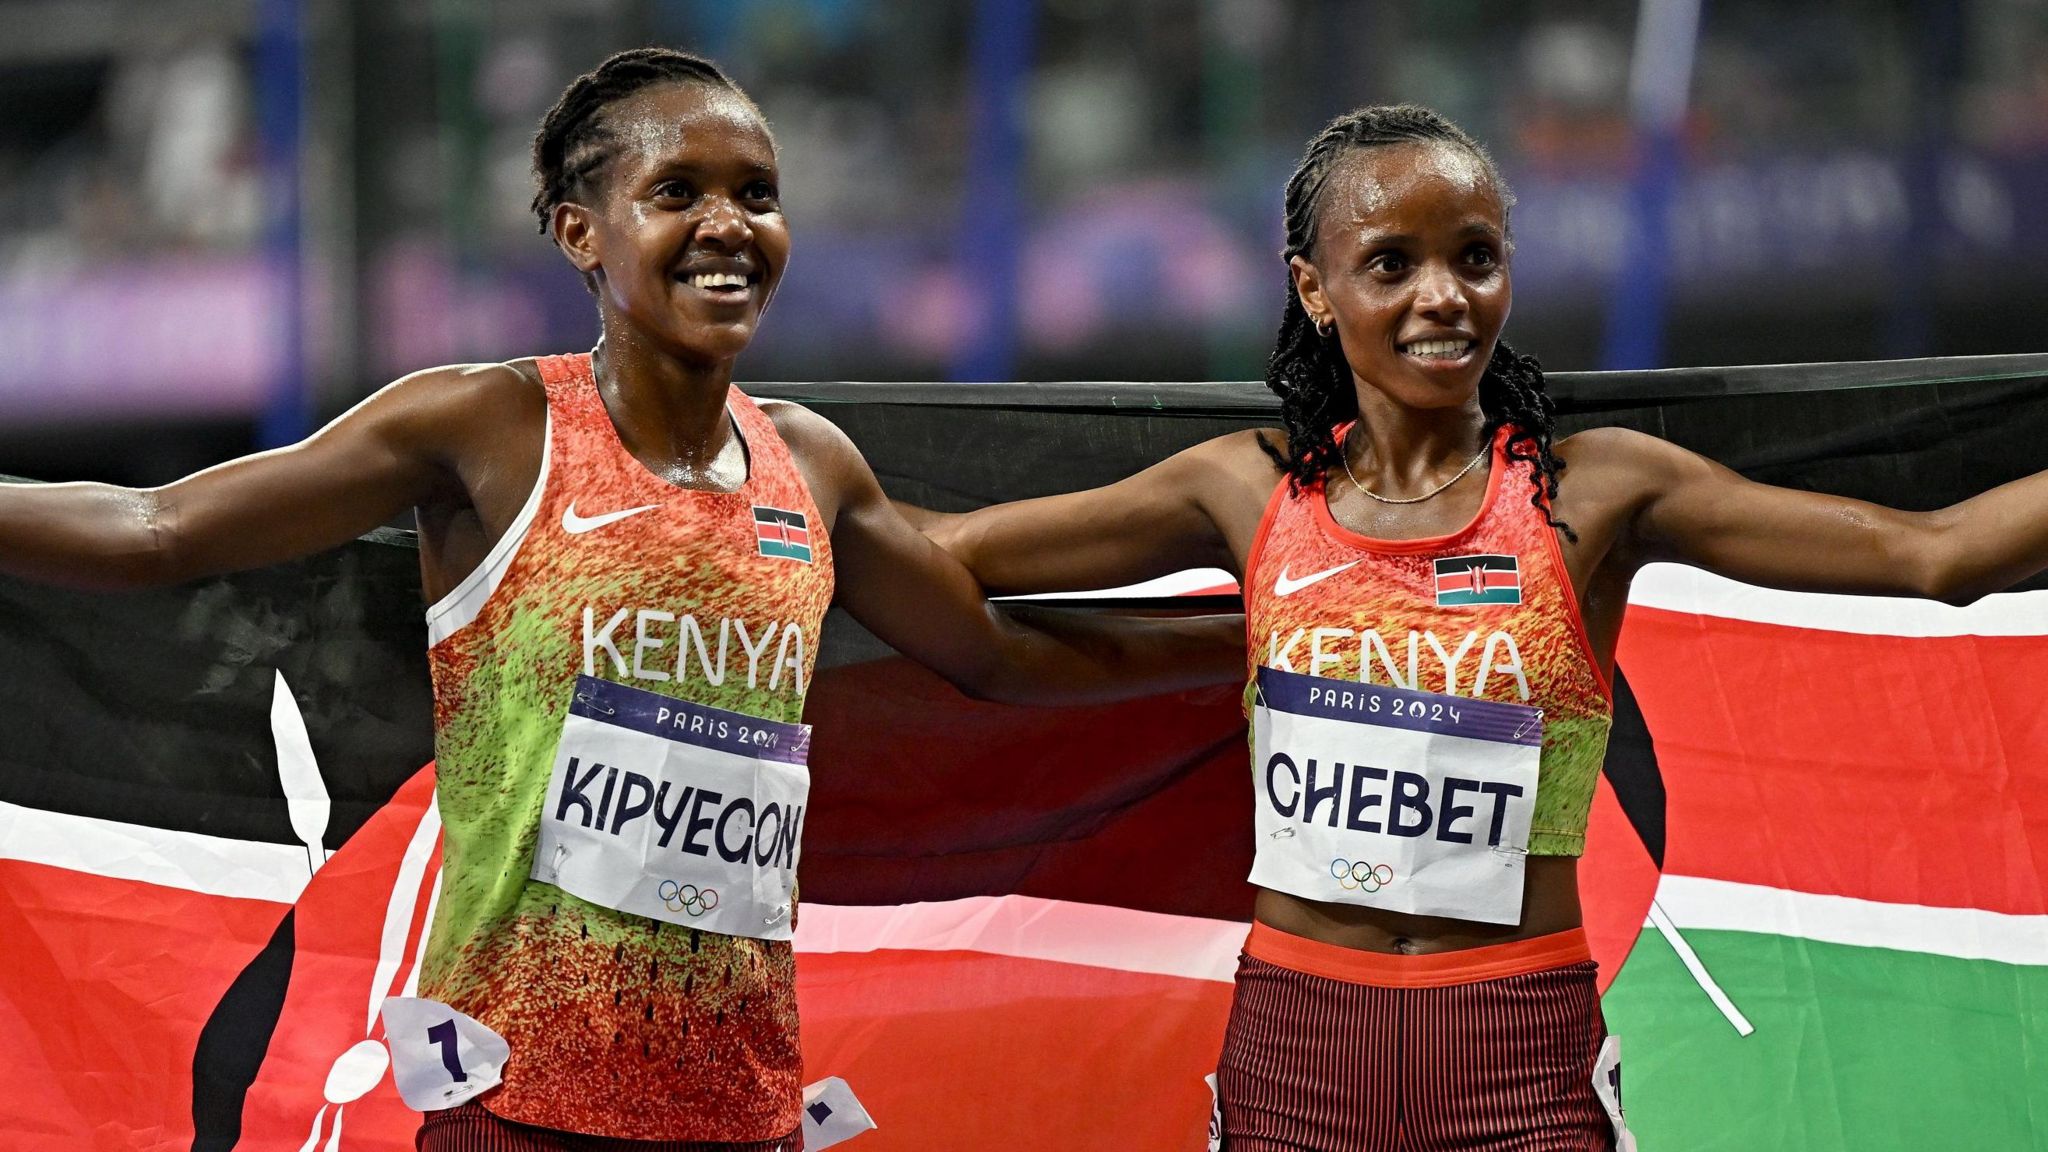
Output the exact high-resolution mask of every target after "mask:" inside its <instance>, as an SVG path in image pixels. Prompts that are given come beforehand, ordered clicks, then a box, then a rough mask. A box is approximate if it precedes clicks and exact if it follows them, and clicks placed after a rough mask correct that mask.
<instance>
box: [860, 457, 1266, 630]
mask: <svg viewBox="0 0 2048 1152" xmlns="http://www.w3.org/2000/svg"><path fill="white" fill-rule="evenodd" d="M1257 436H1258V433H1254V432H1239V433H1234V434H1232V435H1229V436H1223V437H1219V438H1217V439H1215V440H1210V441H1207V442H1205V443H1202V444H1197V445H1195V446H1194V447H1192V448H1189V449H1187V450H1185V451H1182V452H1178V453H1176V454H1174V455H1172V456H1169V457H1167V458H1166V459H1165V460H1162V461H1160V462H1159V463H1157V464H1154V465H1153V466H1152V467H1150V468H1147V469H1145V470H1144V471H1142V472H1139V473H1138V474H1136V475H1134V476H1130V477H1128V478H1126V479H1123V480H1119V481H1117V482H1116V483H1114V484H1109V485H1106V486H1104V487H1101V488H1095V489H1091V490H1089V491H1085V492H1068V493H1064V494H1062V495H1059V496H1046V497H1041V498H1039V499H1036V500H1019V501H1016V502H1014V503H1009V504H992V505H990V506H989V507H986V508H982V509H979V510H977V511H974V512H967V513H939V512H930V511H927V510H925V509H922V508H915V507H913V506H911V505H899V506H898V507H899V510H901V511H903V512H905V513H906V515H907V516H909V517H910V518H911V520H912V522H913V523H915V524H916V526H917V527H918V529H919V530H920V531H922V532H924V533H925V534H926V535H928V536H930V537H931V538H932V539H933V540H935V541H937V542H938V543H939V544H940V545H941V546H942V547H944V548H945V549H946V551H948V552H950V553H952V554H953V555H954V556H956V557H958V558H959V559H960V561H961V563H963V564H965V565H967V567H968V569H969V570H970V571H972V572H973V573H974V575H975V578H976V579H978V580H979V581H980V582H981V583H982V585H983V586H984V587H986V588H987V589H988V590H989V591H990V592H992V593H995V594H998V595H1004V594H1023V593H1033V592H1069V591H1077V590H1085V589H1091V588H1114V587H1118V586H1121V585H1125V584H1134V583H1137V582H1139V581H1141V580H1149V579H1151V578H1153V577H1155V576H1164V575H1167V574H1169V573H1173V572H1180V571H1185V570H1186V569H1189V568H1222V569H1225V570H1227V571H1232V572H1235V571H1237V567H1238V559H1239V557H1238V555H1237V553H1236V551H1235V549H1234V548H1233V542H1236V543H1237V544H1238V546H1240V547H1241V546H1243V545H1244V544H1247V543H1249V541H1250V538H1251V535H1252V532H1253V531H1254V529H1256V527H1257V525H1258V517H1259V514H1260V512H1261V510H1262V509H1263V507H1264V504H1265V498H1266V496H1267V495H1269V494H1270V493H1271V492H1272V490H1273V485H1274V484H1275V483H1276V481H1277V477H1278V473H1277V472H1275V471H1274V470H1273V466H1272V465H1271V463H1270V462H1269V461H1268V460H1267V459H1266V457H1265V454H1264V452H1263V451H1261V450H1260V448H1259V446H1258V440H1257Z"/></svg>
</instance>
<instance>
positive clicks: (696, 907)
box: [655, 880, 718, 916]
mask: <svg viewBox="0 0 2048 1152" xmlns="http://www.w3.org/2000/svg"><path fill="white" fill-rule="evenodd" d="M655 892H656V894H657V895H659V896H660V897H661V903H662V906H663V907H664V908H667V909H668V910H669V911H671V912H688V913H689V914H690V915H692V916H702V915H703V914H704V913H706V912H709V911H711V910H712V909H713V908H716V907H718V889H716V888H699V887H697V886H696V885H695V884H677V883H676V882H675V881H673V880H663V881H662V882H661V887H660V888H657V889H656V890H655Z"/></svg>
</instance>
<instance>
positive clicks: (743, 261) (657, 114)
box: [551, 82, 789, 362]
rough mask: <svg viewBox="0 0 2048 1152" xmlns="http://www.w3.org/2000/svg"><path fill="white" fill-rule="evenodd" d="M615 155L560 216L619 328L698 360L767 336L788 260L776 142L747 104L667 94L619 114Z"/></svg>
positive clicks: (613, 131) (565, 245) (610, 130)
mask: <svg viewBox="0 0 2048 1152" xmlns="http://www.w3.org/2000/svg"><path fill="white" fill-rule="evenodd" d="M602 116H603V117H604V125H603V127H604V132H605V135H606V137H607V138H608V141H609V144H610V147H609V153H610V154H609V157H608V158H607V159H606V161H605V162H604V164H603V165H602V166H601V167H600V168H599V169H598V170H597V171H596V172H595V173H593V174H592V175H591V176H590V178H589V179H588V180H587V181H586V184H587V187H585V188H584V189H582V194H581V195H579V196H577V197H576V198H575V199H574V200H573V201H571V202H568V203H564V204H562V205H560V206H558V207H557V208H556V209H555V212H554V215H553V218H552V221H551V225H552V228H553V231H554V236H555V242H556V244H557V245H559V246H560V247H561V249H562V251H563V252H564V253H565V254H566V255H567V256H568V257H569V260H570V262H571V263H573V264H575V265H576V267H577V268H578V269H579V270H580V271H582V272H584V273H585V274H586V275H588V276H590V277H591V278H592V280H593V282H594V284H595V287H596V290H597V294H598V300H599V307H600V308H601V309H602V311H603V312H604V318H605V331H606V332H607V333H608V334H611V333H616V332H618V331H619V329H618V328H617V325H618V324H619V323H620V322H623V323H625V324H626V325H629V326H630V328H631V329H632V331H633V332H634V333H636V334H637V335H638V336H640V337H643V338H646V339H648V340H651V341H653V342H654V343H657V344H659V345H661V346H662V347H663V348H665V349H666V350H668V351H669V352H670V353H671V354H674V355H676V356H678V357H680V358H683V359H686V360H692V361H712V362H716V361H729V360H731V359H732V358H734V357H736V356H738V355H739V353H740V352H741V350H743V349H744V348H746V346H747V344H748V343H749V342H751V341H752V340H753V338H754V329H755V327H756V326H757V325H758V324H759V323H760V319H761V313H762V310H763V309H765V308H766V307H767V306H768V300H769V298H770V297H771V296H773V295H774V293H775V285H776V283H777V282H778V281H779V280H780V279H781V276H782V270H783V267H784V265H785V264H786V263H787V262H788V259H789V229H788V226H787V225H786V224H785V222H784V221H783V218H782V207H781V200H780V190H779V176H778V173H777V170H776V165H775V141H774V139H773V138H772V137H770V136H769V134H768V128H767V125H765V124H763V123H762V121H761V116H760V113H758V112H757V111H755V109H754V106H753V105H752V104H751V103H749V102H748V101H747V99H746V98H745V97H744V96H741V95H740V94H739V93H737V92H734V91H732V90H730V89H727V88H722V87H718V86H716V85H712V84H704V83H696V82H679V83H672V84H660V85H657V86H655V87H651V88H647V89H643V90H642V91H639V92H636V93H634V94H633V95H631V96H628V97H626V98H624V99H622V100H619V101H618V102H617V103H615V104H613V105H611V106H610V107H608V108H606V109H605V110H604V111H603V113H602Z"/></svg>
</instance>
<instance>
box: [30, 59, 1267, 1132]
mask: <svg viewBox="0 0 2048 1152" xmlns="http://www.w3.org/2000/svg"><path fill="white" fill-rule="evenodd" d="M534 171H535V176H536V179H537V182H538V184H539V190H538V192H537V194H536V195H535V197H534V209H535V211H536V212H537V213H538V215H539V218H540V221H541V225H542V227H543V229H544V230H545V232H546V233H547V235H548V236H549V237H551V238H552V240H553V241H554V243H555V244H556V245H557V246H558V247H559V248H560V249H561V251H562V253H563V254H564V255H565V256H566V257H567V258H568V259H569V262H570V263H571V264H573V265H574V266H575V267H576V268H577V270H578V271H579V272H581V273H582V274H583V275H584V276H585V278H586V279H587V281H588V282H589V284H590V287H591V290H592V292H593V293H594V294H595V295H596V297H597V304H598V315H599V320H600V323H601V330H602V336H601V339H600V340H599V343H598V345H597V348H596V351H595V352H594V353H591V354H586V355H572V356H546V357H540V358H538V359H527V360H514V361H510V362H508V363H503V364H481V365H467V366H460V367H448V368H436V369H432V370H429V371H424V372H420V373H417V374H414V375H412V376H408V377H406V378H404V379H402V380H400V381H398V382H397V383H395V384H392V385H391V386H389V387H387V388H385V389H383V390H382V391H380V392H378V393H377V394H376V395H374V396H372V397H370V398H369V399H368V400H366V401H364V402H363V403H362V404H361V405H359V406H357V407H356V408H355V409H354V410H352V411H350V412H348V413H347V414H346V415H343V416H342V417H340V418H339V419H337V420H336V421H335V422H334V423H332V424H331V425H329V426H328V427H326V428H325V429H323V430H321V431H320V432H319V433H318V434H316V435H314V436H313V437H312V438H311V439H309V440H307V441H305V442H304V443H302V444H299V445H297V446H295V447H291V448H286V449H282V450H280V451H275V452H268V453H264V454H262V455H258V456H252V457H249V458H247V459H242V460H236V461H233V462H231V463H228V464H224V465H221V466H220V467H217V468H213V469H210V470H208V471H206V472H202V473H200V474H198V475H195V476H192V477H189V478H187V479H184V480H181V481H179V482H177V483H175V484H171V485H169V486H167V487H164V488H160V489H154V490H150V491H131V490H123V489H117V488H110V487H106V486H102V485H91V484H67V485H55V486H50V487H29V486H22V487H5V488H0V570H4V571H5V572H7V573H9V574H12V575H16V576H22V577H27V578H31V579H38V580H44V581H50V582H56V583H63V584H70V585H74V586H78V587H97V588H127V587H137V586H142V585H148V584H168V583H175V582H178V581H185V580H191V579H195V578H197V577H201V576H205V575H208V574H212V573H220V572H226V571H230V570H234V569H240V568H250V567H256V566H260V565H267V564H277V563H281V562H283V561H286V560H290V559H292V558H294V557H298V556H303V555H306V554H308V553H312V552H316V551H319V550H321V549H324V548H331V547H334V546H336V545H338V544H341V543H343V542H345V541H348V540H351V539H354V538H355V537H356V536H358V535H360V534H361V533H363V532H366V531H368V530H370V529H371V528H374V527H376V526H377V525H379V524H382V523H384V522H385V521H387V520H389V519H390V518H392V517H393V516H395V515H397V514H398V513H400V512H402V511H404V510H405V509H408V508H412V509H415V510H416V511H417V514H418V522H419V529H420V564H421V575H422V580H423V583H424V586H425V591H426V595H427V597H428V599H429V600H430V601H431V602H432V604H433V606H432V607H431V608H430V609H429V610H428V613H427V621H428V633H429V642H430V644H431V646H432V647H431V650H430V654H429V662H430V667H431V669H432V673H433V682H434V695H435V721H436V723H435V750H436V760H437V780H436V783H437V795H438V802H439V805H440V811H441V815H442V818H443V821H444V824H445V828H446V833H445V837H446V838H445V842H444V844H445V846H444V865H445V870H444V874H443V879H442V886H441V890H440V892H439V895H438V897H437V902H436V905H435V907H436V913H435V916H434V921H433V925H432V929H431V932H430V935H429V939H428V943H427V949H426V956H425V959H424V962H423V965H422V976H421V981H420V996H421V997H422V998H423V999H424V1001H426V1003H424V1004H419V1005H413V1006H412V1007H411V1009H409V1010H408V1012H406V1013H404V1014H402V1015H401V1014H395V1012H396V1010H395V1009H393V1008H390V1007H387V1010H386V1017H385V1020H386V1026H387V1035H386V1039H387V1042H388V1043H389V1045H390V1048H391V1050H392V1052H393V1059H394V1068H395V1071H396V1073H397V1075H398V1079H399V1082H400V1085H401V1089H402V1090H405V1086H406V1085H407V1084H411V1085H412V1086H413V1090H410V1091H407V1099H408V1100H409V1101H413V1100H416V1099H426V1100H427V1101H428V1102H429V1103H431V1104H432V1105H434V1107H435V1109H436V1110H434V1111H432V1112H431V1113H430V1115H429V1118H428V1119H427V1121H426V1123H425V1125H424V1127H423V1128H422V1130H421V1133H420V1136H419V1147H421V1148H422V1149H432V1150H444V1152H446V1150H468V1149H492V1150H503V1149H537V1148H571V1147H573V1148H576V1149H581V1150H597V1149H607V1148H619V1149H624V1148H634V1149H640V1150H643V1152H658V1150H661V1149H685V1148H687V1149H691V1150H696V1152H713V1150H733V1149H762V1150H766V1149H777V1150H780V1149H794V1148H796V1147H798V1146H799V1145H800V1142H801V1138H800V1135H799V1128H798V1122H799V1118H800V1115H799V1106H800V1103H801V1097H800V1091H799V1077H800V1076H801V1074H802V1071H803V1062H802V1059H801V1056H800V1053H799V1051H798V1044H797V1020H796V1001H795V985H794V977H793V967H792V965H793V961H792V956H791V950H790V936H791V930H792V927H793V925H794V923H795V921H796V918H797V913H796V908H795V903H796V897H795V891H794V883H795V879H794V878H795V867H796V858H797V851H798V844H799V840H800V837H801V833H802V825H803V817H804V810H805V807H806V801H807V792H808V787H809V776H808V773H807V770H806V769H805V760H804V754H805V751H806V749H807V745H808V735H809V733H808V729H806V728H804V727H803V726H802V725H801V724H800V723H799V720H800V717H801V713H802V708H803V700H804V693H805V689H806V688H807V686H808V685H809V682H810V679H811V674H812V670H813V667H814V664H815V661H816V657H817V652H818V631H819V626H820V624H821V623H822V621H823V619H824V615H825V609H826V606H827V604H828V603H837V604H839V605H841V606H842V607H844V608H845V609H846V610H847V611H848V612H850V613H851V614H852V615H853V616H854V617H855V618H856V619H858V620H860V621H861V622H862V623H863V624H865V625H866V626H867V627H868V628H869V629H871V630H872V631H873V632H874V633H875V634H876V635H878V636H880V637H882V638H883V639H884V640H886V641H888V642H889V643H890V644H892V645H894V646H895V647H896V648H898V649H899V650H901V651H902V652H904V653H905V654H907V655H909V656H912V657H914V658H916V659H918V660H920V661H922V662H924V663H926V664H928V665H930V666H931V667H933V668H934V669H936V670H937V671H939V672H941V673H942V674H944V675H945V676H947V677H948V678H949V679H951V680H953V681H954V682H955V683H956V684H958V685H960V686H961V687H962V688H963V689H965V690H966V691H968V692H970V693H972V694H974V695H978V696H985V697H992V698H997V699H1013V700H1031V701H1041V702H1043V701H1062V700H1090V699H1101V698H1105V697H1108V696H1113V695H1119V694H1124V693H1128V692H1130V691H1132V690H1134V689H1135V688H1136V687H1137V685H1136V684H1135V683H1134V678H1135V679H1137V680H1146V681H1149V685H1148V687H1149V688H1152V689H1163V688H1168V687H1174V686H1187V685H1193V684H1198V683H1204V682H1208V683H1215V682H1221V681H1225V680H1228V679H1231V678H1232V677H1234V676H1235V674H1236V672H1235V669H1236V666H1237V661H1238V659H1239V656H1238V651H1239V648H1238V645H1239V643H1240V638H1239V634H1238V631H1237V625H1236V621H1235V620H1234V619H1231V618H1217V619H1213V620H1204V621H1180V622H1167V621H1149V620H1148V621H1121V622H1107V621H1104V620H1101V619H1087V618H1076V617H1066V616H1053V615H1048V616H1047V617H1045V618H1043V619H1034V620H1032V621H1030V622H1029V623H1028V624H1027V623H1025V622H1022V621H1016V620H1011V619H1008V618H1006V617H1004V616H1003V615H1000V614H998V613H996V612H993V611H991V610H990V608H989V607H988V605H987V604H986V603H985V602H984V601H983V598H982V593H981V590H980V589H979V588H978V587H977V586H976V585H975V582H974V580H973V579H972V577H970V576H969V575H968V573H967V572H966V570H965V569H963V568H962V567H961V566H960V565H959V563H958V562H956V561H954V560H953V559H951V558H950V557H948V556H947V555H946V554H945V553H944V552H943V551H941V550H940V549H938V548H937V547H935V546H934V545H933V544H932V543H931V542H930V541H929V540H927V539H925V538H924V537H923V536H921V535H919V534H918V533H917V531H916V530H915V529H913V528H912V527H911V526H910V525H909V524H907V523H906V522H904V521H903V520H902V519H901V518H900V517H899V515H898V514H897V513H896V512H895V511H894V510H893V509H892V508H891V506H890V504H889V502H888V501H887V500H886V499H885V498H884V497H883V495H882V490H881V488H880V487H879V486H878V485H877V484H876V482H875V478H874V476H873V475H872V473H870V471H869V470H868V466H867V464H866V463H865V462H864V461H863V460H862V459H861V457H860V455H859V453H858V452H857V451H855V449H854V447H853V445H852V444H851V443H850V442H849V441H848V440H847V439H846V437H845V436H844V435H842V434H841V433H840V432H839V431H838V430H837V429H835V428H834V427H832V425H830V424H828V423H827V422H826V421H824V420H823V419H821V418H819V417H818V416H815V415H813V414H812V413H810V412H808V411H805V410H804V409H802V408H799V407H797V406H795V405H793V404H783V403H764V404H756V403H755V402H754V401H753V400H750V399H749V398H747V397H746V396H744V395H743V394H741V393H740V392H739V391H738V390H737V389H735V388H733V387H731V380H732V371H733V361H734V358H735V357H737V356H738V355H739V354H740V353H741V352H742V351H743V350H745V348H746V347H747V345H748V344H749V342H751V341H752V339H753V337H754V331H755V328H756V327H757V325H758V324H759V323H760V320H761V315H762V312H763V310H764V309H766V307H767V305H768V301H769V300H770V298H771V297H772V296H773V295H774V292H775V287H776V284H777V282H778V281H779V279H780V278H781V275H782V271H783V266H784V264H785V263H786V261H787V260H788V257H789V234H788V230H787V227H786V225H785V223H784V220H783V215H782V210H781V207H780V204H779V202H778V200H777V192H776V150H775V142H774V140H773V138H772V137H771V136H770V134H769V131H768V127H767V125H766V123H765V122H764V121H763V120H762V118H761V115H760V113H759V112H758V111H757V110H756V109H755V107H754V105H753V103H752V102H751V101H750V100H749V99H748V98H747V97H746V96H745V95H744V94H743V93H742V92H741V91H740V90H739V89H738V88H737V87H736V86H735V85H734V84H733V83H732V82H731V81H730V80H728V79H727V78H726V77H725V76H724V75H723V74H722V73H721V72H720V71H719V70H718V69H717V68H715V67H714V66H712V65H711V64H710V63H708V62H706V61H704V60H701V59H698V58H696V57H693V56H688V55H685V54H682V53H677V52H670V51H665V50H658V49H645V50H638V51H633V52H626V53H621V54H619V55H617V56H613V57H611V58H610V59H608V60H606V61H605V62H604V63H603V64H601V65H600V66H599V67H598V68H597V69H595V70H594V71H592V72H590V73H589V74H587V75H584V76H582V77H580V78H578V79H577V80H576V81H575V82H574V83H573V84H571V85H570V86H569V88H568V90H567V91H566V92H565V93H564V94H563V96H562V98H561V100H560V102H558V103H557V104H556V106H555V107H554V108H553V110H551V111H550V112H549V113H548V115H547V118H546V120H545V121H544V122H543V124H542V126H541V129H540V133H539V135H538V137H537V138H536V140H535V142H534ZM499 1045H503V1046H504V1047H505V1048H509V1053H510V1055H509V1060H507V1061H505V1062H504V1064H503V1068H502V1083H501V1084H497V1086H496V1087H495V1088H494V1089H492V1088H491V1086H492V1084H493V1083H495V1080H494V1074H493V1073H492V1072H491V1069H490V1067H488V1065H491V1064H492V1063H493V1061H492V1060H491V1059H489V1058H488V1056H489V1053H490V1052H491V1051H492V1050H493V1048H495V1047H497V1046H499ZM479 1054H482V1055H483V1056H484V1059H482V1060H481V1061H480V1062H479V1061H478V1057H479ZM481 1089H491V1090H488V1091H482V1092H479V1090H481Z"/></svg>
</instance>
